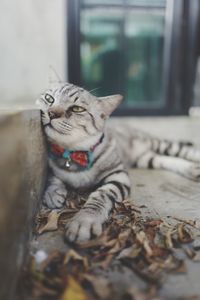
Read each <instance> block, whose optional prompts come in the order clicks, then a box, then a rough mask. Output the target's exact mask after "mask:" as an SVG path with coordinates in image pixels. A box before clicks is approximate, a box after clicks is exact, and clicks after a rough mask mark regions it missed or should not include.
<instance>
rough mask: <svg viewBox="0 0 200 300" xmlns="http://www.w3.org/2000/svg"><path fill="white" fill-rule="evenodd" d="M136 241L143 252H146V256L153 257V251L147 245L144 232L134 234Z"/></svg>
mask: <svg viewBox="0 0 200 300" xmlns="http://www.w3.org/2000/svg"><path fill="white" fill-rule="evenodd" d="M136 239H137V241H138V242H139V243H140V244H141V245H142V246H143V248H144V250H145V251H146V253H147V255H148V256H149V257H150V256H152V255H153V251H152V249H151V247H150V245H149V241H148V239H147V237H146V234H145V232H144V231H140V232H139V233H136Z"/></svg>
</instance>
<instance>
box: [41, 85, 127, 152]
mask: <svg viewBox="0 0 200 300" xmlns="http://www.w3.org/2000/svg"><path fill="white" fill-rule="evenodd" d="M121 101H122V96H121V95H113V96H108V97H100V98H98V97H95V96H93V95H92V94H90V93H89V92H87V91H86V90H84V89H83V88H80V87H78V86H75V85H73V84H69V83H65V84H64V83H59V84H56V85H55V86H54V87H52V88H50V89H48V90H46V91H45V92H44V93H43V94H41V96H40V97H39V98H38V99H37V101H36V104H37V105H38V106H39V108H40V109H41V111H42V123H43V125H44V129H45V133H46V135H47V137H48V138H49V140H51V141H53V142H56V143H59V144H62V145H63V146H66V147H76V146H79V145H81V144H82V145H83V144H87V141H89V140H92V139H95V137H98V136H100V135H101V134H102V132H103V129H104V125H105V121H106V119H107V118H108V117H109V116H110V114H111V113H112V112H113V111H114V110H115V109H116V108H117V106H118V105H119V104H120V103H121ZM85 142H86V143H85Z"/></svg>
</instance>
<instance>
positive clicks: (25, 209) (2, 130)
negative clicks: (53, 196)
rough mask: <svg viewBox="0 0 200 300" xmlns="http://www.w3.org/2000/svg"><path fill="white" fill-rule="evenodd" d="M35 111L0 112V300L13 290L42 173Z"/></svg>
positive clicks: (42, 150) (41, 146)
mask: <svg viewBox="0 0 200 300" xmlns="http://www.w3.org/2000/svg"><path fill="white" fill-rule="evenodd" d="M40 124H41V122H40V111H39V110H33V109H29V110H21V111H14V112H12V111H9V112H8V111H2V113H1V112H0V236H1V246H0V269H1V274H0V283H1V287H0V299H4V300H6V299H12V300H13V299H15V298H16V296H15V287H16V281H17V278H18V272H19V270H20V267H21V264H22V261H23V259H24V255H25V253H26V247H27V245H28V241H29V239H30V234H31V227H32V222H33V221H32V220H33V216H34V214H35V211H36V209H37V206H38V203H39V199H40V195H41V192H42V190H43V185H44V182H45V177H46V176H45V172H46V155H45V142H44V139H43V134H42V130H41V125H40Z"/></svg>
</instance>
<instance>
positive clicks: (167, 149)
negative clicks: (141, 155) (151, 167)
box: [151, 138, 200, 163]
mask: <svg viewBox="0 0 200 300" xmlns="http://www.w3.org/2000/svg"><path fill="white" fill-rule="evenodd" d="M151 145H152V146H151V148H152V150H153V151H154V152H155V153H157V154H160V155H165V156H174V157H180V158H183V159H186V160H190V161H194V162H199V163H200V149H197V148H196V147H194V144H193V143H191V142H188V141H169V140H162V139H156V138H155V139H152V141H151Z"/></svg>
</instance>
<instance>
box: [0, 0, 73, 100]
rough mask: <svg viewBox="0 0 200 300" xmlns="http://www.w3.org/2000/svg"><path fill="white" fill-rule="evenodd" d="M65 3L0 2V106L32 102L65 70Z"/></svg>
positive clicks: (60, 0)
mask: <svg viewBox="0 0 200 300" xmlns="http://www.w3.org/2000/svg"><path fill="white" fill-rule="evenodd" d="M66 1H67V0H56V1H55V0H42V1H41V0H28V1H27V0H15V1H12V0H1V1H0V36H1V39H0V49H1V50H0V53H1V55H0V65H1V68H0V106H2V105H5V106H9V105H11V104H12V103H27V102H28V103H34V101H35V98H36V97H37V95H38V93H40V92H41V91H42V90H43V89H45V88H46V87H47V85H48V81H49V75H50V72H49V66H50V65H53V66H54V68H55V69H56V70H57V72H58V74H59V75H60V76H61V77H62V78H64V74H65V70H66V59H65V58H66V43H67V40H66Z"/></svg>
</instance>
